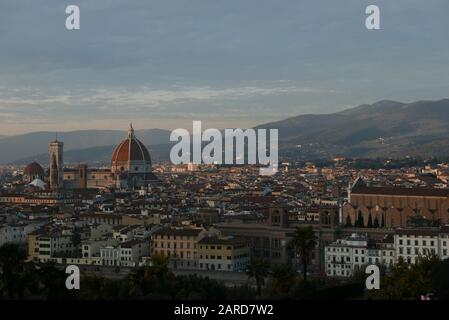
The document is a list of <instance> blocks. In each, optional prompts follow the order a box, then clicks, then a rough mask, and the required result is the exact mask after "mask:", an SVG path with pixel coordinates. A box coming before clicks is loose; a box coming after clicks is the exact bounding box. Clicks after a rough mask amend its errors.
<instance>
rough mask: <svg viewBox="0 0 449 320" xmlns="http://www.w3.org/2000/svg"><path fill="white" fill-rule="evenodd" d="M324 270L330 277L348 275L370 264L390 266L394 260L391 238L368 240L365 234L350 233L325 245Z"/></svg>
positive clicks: (389, 236)
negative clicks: (375, 240)
mask: <svg viewBox="0 0 449 320" xmlns="http://www.w3.org/2000/svg"><path fill="white" fill-rule="evenodd" d="M324 255H325V258H324V259H325V271H326V275H328V276H332V277H350V276H352V275H353V274H354V272H355V271H357V270H361V269H363V268H364V267H365V266H367V265H370V264H377V265H386V266H390V265H391V264H393V263H394V262H395V261H396V255H395V249H394V243H393V238H392V236H391V235H388V236H386V237H385V238H384V239H383V240H382V241H377V242H374V241H370V240H369V238H368V236H367V235H366V234H356V233H354V234H352V235H351V236H349V237H347V238H346V239H339V240H337V241H335V242H334V243H331V244H329V245H327V246H326V247H325V250H324Z"/></svg>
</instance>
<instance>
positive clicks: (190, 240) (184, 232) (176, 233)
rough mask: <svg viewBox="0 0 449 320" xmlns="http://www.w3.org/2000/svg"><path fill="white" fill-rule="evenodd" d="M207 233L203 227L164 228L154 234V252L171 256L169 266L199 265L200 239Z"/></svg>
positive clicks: (181, 267) (189, 267) (186, 266)
mask: <svg viewBox="0 0 449 320" xmlns="http://www.w3.org/2000/svg"><path fill="white" fill-rule="evenodd" d="M206 235H207V230H205V229H202V228H163V229H160V230H157V231H156V232H154V233H153V235H152V241H153V254H161V255H164V256H167V257H169V258H170V260H169V266H170V267H172V268H180V269H196V268H197V267H198V241H199V240H201V239H202V238H203V237H205V236H206Z"/></svg>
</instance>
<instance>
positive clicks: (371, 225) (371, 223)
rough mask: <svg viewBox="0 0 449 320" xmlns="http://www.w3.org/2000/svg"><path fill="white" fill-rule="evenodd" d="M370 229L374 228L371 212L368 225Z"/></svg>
mask: <svg viewBox="0 0 449 320" xmlns="http://www.w3.org/2000/svg"><path fill="white" fill-rule="evenodd" d="M367 227H368V228H372V227H373V217H372V216H371V212H370V213H369V215H368V224H367Z"/></svg>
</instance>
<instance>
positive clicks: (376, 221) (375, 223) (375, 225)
mask: <svg viewBox="0 0 449 320" xmlns="http://www.w3.org/2000/svg"><path fill="white" fill-rule="evenodd" d="M373 227H374V228H379V218H378V217H377V216H376V218H374V225H373Z"/></svg>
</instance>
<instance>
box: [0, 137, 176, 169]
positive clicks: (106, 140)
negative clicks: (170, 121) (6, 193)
mask: <svg viewBox="0 0 449 320" xmlns="http://www.w3.org/2000/svg"><path fill="white" fill-rule="evenodd" d="M126 135H127V132H126V131H119V130H82V131H72V132H63V133H58V134H57V137H58V140H61V141H63V142H64V157H65V160H67V162H70V161H69V160H70V159H71V155H73V160H74V162H89V163H92V162H98V161H101V159H102V157H103V154H107V153H109V157H110V156H111V155H112V150H113V148H114V146H115V145H117V144H118V143H120V141H122V140H123V139H124V138H125V137H126ZM136 135H137V136H138V137H139V139H140V140H141V141H143V142H145V144H146V145H147V146H149V147H151V146H152V145H159V144H165V143H168V142H169V141H170V140H169V138H170V131H167V130H160V129H149V130H136ZM55 138H56V133H54V132H33V133H27V134H23V135H17V136H7V137H3V138H0V150H2V152H0V164H7V163H15V164H22V163H23V162H26V161H28V160H31V161H39V160H41V161H40V162H41V163H42V164H47V163H48V161H47V160H46V161H42V160H43V159H47V158H48V156H47V155H48V143H49V142H50V141H52V140H55ZM46 157H47V158H46ZM109 160H110V159H109Z"/></svg>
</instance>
